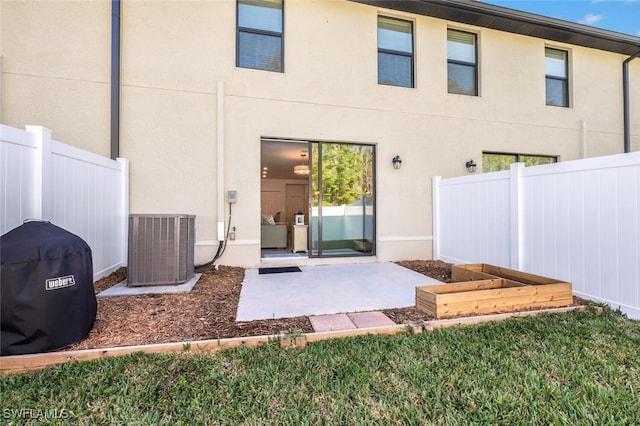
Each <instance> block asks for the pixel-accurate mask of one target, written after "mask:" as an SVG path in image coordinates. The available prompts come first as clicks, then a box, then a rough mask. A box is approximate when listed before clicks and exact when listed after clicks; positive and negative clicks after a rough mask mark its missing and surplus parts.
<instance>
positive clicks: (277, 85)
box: [0, 0, 640, 266]
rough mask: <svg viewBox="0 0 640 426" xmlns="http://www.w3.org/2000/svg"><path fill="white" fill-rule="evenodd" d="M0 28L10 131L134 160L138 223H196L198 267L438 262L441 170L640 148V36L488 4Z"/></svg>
mask: <svg viewBox="0 0 640 426" xmlns="http://www.w3.org/2000/svg"><path fill="white" fill-rule="evenodd" d="M0 16H1V18H0V19H1V27H2V30H1V55H2V62H1V71H2V79H1V84H2V86H1V87H0V89H1V91H0V93H1V100H2V104H1V106H2V110H1V113H0V119H1V121H2V123H4V124H7V125H10V126H14V127H24V126H25V125H28V124H37V125H43V126H45V127H48V128H50V129H52V131H53V134H54V136H55V137H56V139H58V140H61V141H64V142H66V143H70V144H73V145H76V146H78V147H80V148H83V149H86V150H89V151H93V152H95V153H98V154H102V155H105V156H114V157H115V156H120V157H126V158H128V159H129V161H130V184H131V192H130V209H131V213H184V214H192V215H195V216H196V221H195V224H196V242H195V247H196V263H204V262H206V261H208V260H210V259H211V258H212V257H213V256H214V255H215V254H216V253H217V252H218V247H219V245H220V241H221V240H225V239H226V240H227V242H226V250H225V251H224V255H223V256H222V257H221V258H220V260H219V262H220V263H222V264H227V265H239V266H257V265H261V264H262V265H265V264H269V263H270V262H276V261H279V262H282V259H278V257H284V258H285V259H286V262H287V263H289V264H319V263H332V262H368V261H394V260H401V259H418V258H419V259H429V258H431V256H432V240H433V238H432V234H433V233H432V224H431V223H432V218H431V216H432V206H431V182H432V177H433V176H436V175H439V176H445V177H451V176H459V175H465V174H467V173H469V171H470V170H473V167H472V166H473V164H475V167H476V170H475V172H476V173H480V172H482V171H489V170H495V169H496V168H500V167H502V166H503V165H504V164H508V163H509V162H512V161H524V162H526V163H528V164H540V163H545V162H552V161H566V160H574V159H579V158H584V157H593V156H601V155H607V154H616V153H621V152H623V151H624V150H625V141H627V143H626V145H628V146H627V147H626V149H627V150H632V151H637V150H640V59H639V60H636V61H633V60H631V58H632V57H633V56H634V55H637V54H638V52H640V38H638V37H634V36H631V35H625V34H619V33H615V32H611V31H605V30H600V29H596V28H592V27H588V26H584V25H578V24H573V23H568V22H564V21H559V20H556V19H551V18H547V17H542V16H537V15H532V14H528V13H523V12H519V11H515V10H511V9H505V8H501V7H496V6H491V5H488V4H484V3H481V2H476V1H471V0H444V1H426V0H404V1H391V0H389V1H383V0H378V1H376V0H359V1H348V0H209V1H208V0H200V1H177V0H169V1H140V0H119V1H118V0H114V1H100V0H96V1H56V2H49V1H10V2H0ZM625 66H626V67H627V69H628V71H629V72H628V79H627V81H628V84H627V85H626V86H624V85H623V69H624V67H625ZM623 87H625V89H624V90H623ZM625 94H626V95H628V96H625ZM625 99H626V101H627V102H626V103H627V106H628V107H627V108H625ZM629 111H631V112H629ZM394 160H395V161H394ZM472 163H473V164H472ZM467 166H469V167H467ZM229 191H233V192H229ZM296 213H298V214H296ZM227 236H228V238H227ZM274 256H275V257H276V260H274V259H273V258H274Z"/></svg>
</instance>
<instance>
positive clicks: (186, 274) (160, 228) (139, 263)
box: [127, 214, 195, 286]
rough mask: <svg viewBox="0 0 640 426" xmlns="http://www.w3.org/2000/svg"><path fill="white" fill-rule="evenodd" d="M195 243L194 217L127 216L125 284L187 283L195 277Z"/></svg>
mask: <svg viewBox="0 0 640 426" xmlns="http://www.w3.org/2000/svg"><path fill="white" fill-rule="evenodd" d="M194 244H195V216H194V215H186V214H180V215H169V214H132V215H129V256H128V263H129V264H128V269H127V285H129V286H151V285H166V284H182V283H184V282H186V281H189V280H190V279H191V278H192V277H193V275H194V264H193V262H194V261H193V259H194Z"/></svg>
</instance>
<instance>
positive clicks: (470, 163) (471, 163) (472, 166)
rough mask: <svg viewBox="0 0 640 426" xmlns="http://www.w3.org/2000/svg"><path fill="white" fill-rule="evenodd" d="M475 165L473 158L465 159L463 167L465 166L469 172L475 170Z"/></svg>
mask: <svg viewBox="0 0 640 426" xmlns="http://www.w3.org/2000/svg"><path fill="white" fill-rule="evenodd" d="M476 166H477V164H476V162H475V161H473V160H469V161H467V164H465V167H466V168H467V170H468V171H469V173H475V172H476Z"/></svg>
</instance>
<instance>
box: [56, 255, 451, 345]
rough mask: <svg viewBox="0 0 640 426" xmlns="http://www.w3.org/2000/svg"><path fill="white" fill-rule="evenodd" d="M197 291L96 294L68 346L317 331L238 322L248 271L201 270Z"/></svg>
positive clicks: (298, 322)
mask: <svg viewBox="0 0 640 426" xmlns="http://www.w3.org/2000/svg"><path fill="white" fill-rule="evenodd" d="M398 263H399V264H400V265H402V266H404V267H407V268H410V269H413V270H415V271H417V272H420V273H423V274H425V275H428V276H430V277H432V278H435V279H437V280H440V281H445V282H448V281H449V280H450V278H451V265H450V264H447V263H444V262H440V261H426V260H419V261H405V262H398ZM196 272H197V273H201V274H202V277H201V278H200V280H198V283H197V284H196V285H195V287H194V288H193V290H192V291H191V292H189V293H183V294H149V295H140V296H115V297H100V298H98V314H97V317H96V322H95V324H94V327H93V329H92V330H91V333H89V336H88V337H87V338H86V339H85V340H83V341H82V342H79V343H77V344H75V345H73V346H71V347H70V348H69V350H79V349H94V348H105V347H115V346H130V345H145V344H153V343H170V342H180V341H196V340H207V339H217V338H228V337H246V336H260V335H273V334H279V333H281V332H282V331H292V330H300V331H301V332H303V333H311V332H313V328H312V327H311V323H310V322H309V319H308V318H307V317H295V318H282V319H272V320H259V321H248V322H236V321H235V316H236V311H237V310H238V300H239V299H240V290H241V288H242V280H243V279H244V269H243V268H236V267H230V266H220V267H219V269H218V270H216V269H215V268H213V267H207V268H202V269H199V270H197V271H196ZM126 278H127V271H126V269H125V268H121V269H119V270H118V271H116V272H114V273H113V274H111V275H109V276H108V277H105V278H103V279H101V280H98V281H96V282H95V283H94V289H95V292H96V294H97V293H99V292H101V291H103V290H106V289H108V288H110V287H112V286H114V285H116V284H118V283H120V282H122V281H124V280H125V279H126ZM383 312H384V314H385V315H387V316H388V317H389V318H391V319H392V320H393V321H395V322H396V323H398V324H402V323H404V322H405V321H420V320H427V319H432V318H431V317H429V315H427V314H426V313H424V312H422V311H420V310H418V309H416V308H397V309H386V310H384V311H383Z"/></svg>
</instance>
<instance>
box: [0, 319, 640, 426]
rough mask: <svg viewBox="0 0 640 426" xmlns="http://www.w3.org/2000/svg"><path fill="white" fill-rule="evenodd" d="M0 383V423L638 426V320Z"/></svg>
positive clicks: (201, 358)
mask: <svg viewBox="0 0 640 426" xmlns="http://www.w3.org/2000/svg"><path fill="white" fill-rule="evenodd" d="M0 380H1V384H2V389H1V394H0V396H1V398H0V401H1V403H0V406H1V407H2V408H1V409H2V412H1V413H0V423H1V424H6V423H15V424H25V423H26V424H29V423H31V424H47V423H48V422H49V423H52V424H92V425H93V424H122V425H136V424H153V425H155V424H189V425H190V424H294V425H298V424H341V425H351V424H367V425H368V424H385V425H386V424H415V425H424V424H469V423H474V424H567V425H573V424H598V425H602V424H615V425H619V424H629V425H631V424H636V425H637V424H640V321H631V320H628V319H627V318H625V317H624V316H622V315H620V314H618V313H615V312H611V311H608V310H605V312H604V313H602V314H597V313H594V312H579V311H573V312H569V313H563V314H545V315H541V316H537V317H529V318H514V319H510V320H507V321H503V322H497V323H490V324H484V325H477V326H465V327H455V328H451V329H446V330H444V329H443V330H436V331H432V332H425V333H421V334H416V335H412V334H409V333H407V334H400V335H396V336H366V337H358V338H346V339H339V340H330V341H323V342H318V343H311V344H308V345H307V347H306V348H305V349H303V350H299V349H295V348H281V347H280V346H279V345H276V344H268V345H264V346H262V347H260V348H258V349H246V348H238V349H233V350H228V351H222V352H218V353H214V354H210V355H209V354H208V355H190V354H180V355H153V356H150V355H143V354H134V355H131V356H126V357H119V358H109V359H103V360H99V361H94V362H87V363H75V364H66V365H62V366H57V367H54V368H49V369H46V370H43V371H39V372H34V373H28V374H22V375H12V376H4V377H2V378H1V379H0ZM55 417H58V418H57V419H56V418H55Z"/></svg>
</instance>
